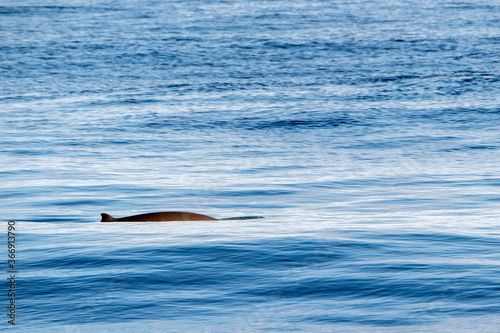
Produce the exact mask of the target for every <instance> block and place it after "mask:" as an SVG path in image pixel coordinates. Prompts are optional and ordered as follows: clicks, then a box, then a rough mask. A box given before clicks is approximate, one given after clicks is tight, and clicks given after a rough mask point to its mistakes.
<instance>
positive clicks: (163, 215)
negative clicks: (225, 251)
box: [101, 212, 218, 222]
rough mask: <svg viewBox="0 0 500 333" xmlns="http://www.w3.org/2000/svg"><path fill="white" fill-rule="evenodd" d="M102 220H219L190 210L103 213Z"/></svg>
mask: <svg viewBox="0 0 500 333" xmlns="http://www.w3.org/2000/svg"><path fill="white" fill-rule="evenodd" d="M101 216H102V219H101V222H166V221H218V219H215V218H213V217H210V216H207V215H202V214H196V213H188V212H158V213H148V214H139V215H133V216H127V217H121V218H115V217H113V216H111V215H109V214H106V213H102V214H101Z"/></svg>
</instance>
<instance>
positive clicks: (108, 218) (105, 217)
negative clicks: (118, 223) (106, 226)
mask: <svg viewBox="0 0 500 333" xmlns="http://www.w3.org/2000/svg"><path fill="white" fill-rule="evenodd" d="M101 216H102V219H101V222H112V221H114V220H115V218H114V217H113V216H111V215H109V214H106V213H101Z"/></svg>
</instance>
